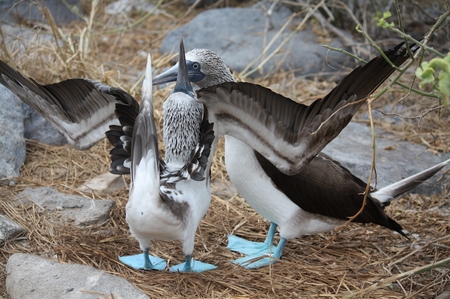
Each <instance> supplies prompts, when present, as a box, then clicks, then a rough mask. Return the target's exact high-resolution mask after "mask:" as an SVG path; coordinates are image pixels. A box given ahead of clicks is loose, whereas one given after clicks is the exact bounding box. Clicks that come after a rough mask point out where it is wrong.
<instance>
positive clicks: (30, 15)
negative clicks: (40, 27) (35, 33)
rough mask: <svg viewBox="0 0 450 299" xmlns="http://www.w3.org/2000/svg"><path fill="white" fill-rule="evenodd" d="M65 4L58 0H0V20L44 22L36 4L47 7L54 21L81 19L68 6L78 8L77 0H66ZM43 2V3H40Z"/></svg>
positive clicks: (63, 21)
mask: <svg viewBox="0 0 450 299" xmlns="http://www.w3.org/2000/svg"><path fill="white" fill-rule="evenodd" d="M65 2H66V3H67V4H68V5H69V7H68V6H66V5H65V4H64V2H63V1H60V0H41V1H33V0H21V1H17V0H2V1H0V20H1V21H3V22H14V23H19V22H21V23H23V20H24V19H25V20H28V21H35V22H46V20H45V18H44V17H43V15H42V13H41V12H40V11H39V9H38V6H37V5H39V6H40V7H41V8H43V7H44V6H45V7H47V8H48V9H49V10H50V12H51V14H52V16H53V19H54V20H55V21H56V23H69V22H72V21H81V20H82V19H81V18H80V17H78V16H77V15H76V14H74V13H73V12H72V11H71V10H70V7H71V8H73V9H78V10H79V5H80V1H79V0H66V1H65ZM42 4H43V5H42Z"/></svg>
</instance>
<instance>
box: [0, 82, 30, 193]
mask: <svg viewBox="0 0 450 299" xmlns="http://www.w3.org/2000/svg"><path fill="white" fill-rule="evenodd" d="M0 107H1V109H0V132H2V138H0V182H1V183H7V184H9V183H12V182H13V178H14V177H18V176H19V175H20V167H22V164H23V162H24V161H25V153H26V149H25V140H24V139H23V134H24V127H23V121H22V107H21V101H20V100H19V99H18V98H17V97H16V96H14V95H13V94H12V93H11V92H10V91H9V90H8V89H7V88H6V87H4V86H3V85H1V84H0Z"/></svg>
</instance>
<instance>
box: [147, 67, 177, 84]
mask: <svg viewBox="0 0 450 299" xmlns="http://www.w3.org/2000/svg"><path fill="white" fill-rule="evenodd" d="M178 65H179V63H177V64H175V65H174V66H173V67H171V68H170V69H168V70H167V71H165V72H164V73H161V74H159V75H158V76H156V77H153V85H161V84H164V83H170V82H175V81H177V77H178Z"/></svg>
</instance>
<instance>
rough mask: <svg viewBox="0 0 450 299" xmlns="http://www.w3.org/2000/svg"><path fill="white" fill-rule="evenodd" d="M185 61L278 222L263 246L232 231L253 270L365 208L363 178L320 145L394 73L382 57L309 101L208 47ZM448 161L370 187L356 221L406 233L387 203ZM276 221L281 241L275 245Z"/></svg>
mask: <svg viewBox="0 0 450 299" xmlns="http://www.w3.org/2000/svg"><path fill="white" fill-rule="evenodd" d="M385 54H386V56H388V57H389V59H390V60H391V61H392V62H393V63H394V64H395V65H397V66H399V65H401V63H402V62H404V61H405V60H406V59H407V58H408V55H407V53H406V51H405V50H404V49H403V48H402V47H401V45H398V46H397V47H396V48H395V49H394V50H389V51H386V52H385ZM186 60H187V61H186V64H187V66H188V72H189V77H190V79H191V81H192V83H193V84H194V85H196V86H197V88H199V89H200V90H199V91H198V92H197V97H198V100H199V101H200V102H202V103H203V104H204V105H205V106H206V107H207V108H208V111H209V114H210V116H209V119H210V121H211V122H214V124H215V132H216V138H220V137H221V136H223V135H225V162H226V167H227V171H228V174H229V176H230V179H231V181H232V182H233V184H234V185H235V187H236V189H237V191H238V192H239V193H240V195H241V196H242V197H243V198H244V199H245V200H246V201H247V202H248V203H249V204H250V205H251V206H252V207H253V208H254V209H255V210H256V211H257V212H258V213H259V214H261V215H262V216H263V217H265V218H266V219H269V220H270V221H271V223H272V225H271V228H270V230H269V234H268V239H267V240H266V242H265V243H264V244H255V243H254V242H247V241H246V240H242V239H240V238H236V237H235V236H232V235H231V236H230V238H229V247H230V248H231V249H232V250H236V251H240V252H242V253H244V254H250V256H249V257H248V258H244V259H240V260H237V261H236V262H237V263H239V264H244V265H246V266H247V267H249V268H257V267H261V266H264V265H267V264H268V263H270V262H271V261H269V260H268V259H263V260H261V261H258V262H255V263H251V260H253V259H255V258H256V257H261V256H265V255H266V254H267V253H268V252H274V255H273V256H274V257H275V258H279V257H280V256H281V253H282V250H283V246H284V244H285V243H286V240H287V239H292V238H295V237H299V236H302V235H305V234H315V233H321V232H326V231H330V230H332V229H334V228H335V227H336V226H338V225H339V224H342V223H344V222H345V221H347V220H348V217H351V216H353V215H354V214H356V212H358V211H359V209H360V208H361V206H362V203H363V194H364V191H365V187H366V184H365V182H363V181H361V180H360V179H358V178H356V177H355V176H353V175H352V174H351V173H350V171H348V170H347V169H346V168H344V167H343V166H342V165H340V164H339V163H338V162H336V161H334V160H333V159H331V158H330V157H328V156H326V155H324V154H321V153H320V150H321V149H322V148H323V147H325V145H326V144H328V143H329V142H330V141H331V140H332V139H333V138H335V137H336V136H337V135H338V134H339V132H340V131H341V130H342V129H343V128H344V127H345V126H346V125H347V124H348V122H349V121H350V120H351V118H352V116H353V115H354V113H356V111H357V110H358V108H359V107H360V106H361V105H362V104H363V103H364V101H365V100H366V99H367V97H368V96H369V95H370V94H371V93H372V92H373V91H374V90H375V89H376V88H377V87H378V86H379V85H380V84H381V83H382V82H383V81H384V80H386V79H387V78H388V76H389V75H390V74H391V73H392V72H393V71H394V68H393V67H391V66H390V64H389V63H388V62H386V61H385V60H384V58H383V57H381V56H379V57H377V58H374V59H373V60H372V61H370V62H369V63H368V64H367V65H365V66H362V67H358V68H356V69H355V70H354V71H353V72H352V73H350V74H349V75H348V76H346V77H345V78H343V79H342V80H341V82H340V83H339V84H338V85H337V86H336V88H334V89H333V90H332V91H331V92H330V93H329V94H328V95H327V96H325V97H324V98H323V99H320V100H317V101H316V102H314V103H313V104H312V105H311V106H304V105H302V104H298V103H296V102H293V101H292V100H290V99H287V98H285V97H283V96H281V95H278V94H276V93H274V92H272V91H270V90H268V89H266V88H263V87H261V86H257V85H254V84H249V83H235V82H236V80H235V78H234V77H233V76H232V74H231V73H230V72H229V70H228V68H227V66H226V65H225V63H224V62H223V60H222V59H221V58H220V57H219V56H218V55H217V54H215V53H214V52H212V51H210V50H204V49H194V50H192V51H190V52H188V53H186ZM176 69H177V65H175V66H174V67H173V68H172V69H171V70H168V71H166V72H165V73H163V74H161V75H158V76H156V77H155V78H154V84H160V83H165V82H168V81H174V79H175V78H176V72H175V70H176ZM445 163H446V162H444V163H441V164H439V165H436V166H434V167H432V168H430V169H428V170H426V171H424V172H422V173H419V174H417V175H415V176H412V177H409V178H407V179H405V180H403V181H401V182H398V183H395V184H392V185H390V186H387V187H385V188H383V189H381V190H379V191H377V192H372V193H371V195H369V196H368V197H367V204H366V206H365V208H364V210H363V212H362V213H361V214H360V215H359V216H358V217H357V218H356V219H355V220H354V221H356V222H362V223H368V222H372V223H377V224H379V225H382V226H385V227H387V228H390V229H392V230H395V231H397V232H399V233H400V234H404V233H403V231H402V227H401V226H400V225H399V224H398V223H397V222H395V221H394V220H393V219H391V218H389V217H388V216H387V215H386V214H385V213H384V211H383V207H384V206H386V205H388V204H389V202H390V200H392V199H393V198H394V197H395V196H398V195H399V194H401V193H402V192H405V191H407V190H409V189H411V188H413V187H414V186H416V185H418V184H420V183H421V182H423V181H424V180H426V179H428V178H429V177H431V176H432V175H433V174H435V173H436V172H437V171H439V169H441V168H442V167H444V165H445ZM381 194H383V196H380V195H381ZM377 196H378V197H379V198H378V197H377ZM277 225H278V226H279V228H280V237H281V241H280V244H279V245H278V247H277V248H276V249H275V250H271V249H270V246H271V245H272V241H273V234H274V232H275V227H276V226H277Z"/></svg>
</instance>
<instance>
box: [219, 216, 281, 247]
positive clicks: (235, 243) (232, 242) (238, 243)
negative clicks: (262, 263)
mask: <svg viewBox="0 0 450 299" xmlns="http://www.w3.org/2000/svg"><path fill="white" fill-rule="evenodd" d="M276 228H277V225H276V224H275V223H273V222H271V223H270V227H269V231H268V232H267V237H266V240H265V241H264V243H261V242H253V241H248V240H246V239H244V238H240V237H238V236H235V235H228V246H227V247H228V248H229V249H230V250H231V251H236V252H240V253H242V254H245V255H254V254H260V255H262V254H265V253H266V254H269V253H270V247H271V246H272V243H273V237H274V235H275V231H276Z"/></svg>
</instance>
